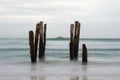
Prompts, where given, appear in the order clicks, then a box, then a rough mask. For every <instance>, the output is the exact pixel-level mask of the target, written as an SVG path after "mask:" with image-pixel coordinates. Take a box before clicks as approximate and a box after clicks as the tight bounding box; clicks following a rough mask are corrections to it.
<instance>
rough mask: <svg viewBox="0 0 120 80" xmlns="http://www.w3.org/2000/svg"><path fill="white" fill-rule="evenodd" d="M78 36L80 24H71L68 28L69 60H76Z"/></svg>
mask: <svg viewBox="0 0 120 80" xmlns="http://www.w3.org/2000/svg"><path fill="white" fill-rule="evenodd" d="M79 36H80V23H79V22H78V21H75V26H74V24H71V27H70V45H69V47H70V60H73V59H75V60H77V59H78V50H79Z"/></svg>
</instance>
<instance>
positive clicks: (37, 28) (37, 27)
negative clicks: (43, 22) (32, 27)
mask: <svg viewBox="0 0 120 80" xmlns="http://www.w3.org/2000/svg"><path fill="white" fill-rule="evenodd" d="M39 32H40V24H39V23H38V24H37V25H36V32H35V57H36V59H37V48H38V39H39Z"/></svg>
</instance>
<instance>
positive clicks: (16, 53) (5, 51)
mask: <svg viewBox="0 0 120 80" xmlns="http://www.w3.org/2000/svg"><path fill="white" fill-rule="evenodd" d="M84 43H85V44H86V46H87V49H88V62H96V63H97V62H103V63H104V62H107V63H109V62H110V63H112V62H113V63H120V39H114V38H82V39H80V43H79V59H78V61H80V62H81V58H82V55H81V53H82V44H84ZM45 60H46V61H69V39H68V38H65V39H56V38H48V39H47V41H46V51H45ZM0 62H1V63H2V62H3V63H5V62H7V63H8V62H24V63H25V62H26V63H27V62H30V52H29V41H28V39H27V38H0Z"/></svg>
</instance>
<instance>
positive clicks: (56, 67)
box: [0, 61, 120, 80]
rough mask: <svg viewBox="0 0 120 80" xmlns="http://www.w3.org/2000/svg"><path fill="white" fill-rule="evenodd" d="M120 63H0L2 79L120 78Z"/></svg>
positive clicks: (69, 79) (102, 79)
mask: <svg viewBox="0 0 120 80" xmlns="http://www.w3.org/2000/svg"><path fill="white" fill-rule="evenodd" d="M119 67H120V64H117V63H113V64H111V63H110V64H109V63H95V62H90V63H88V65H82V63H81V62H80V61H77V62H76V61H42V62H39V63H37V64H31V63H23V62H18V63H15V62H13V63H10V64H9V63H6V64H5V63H4V64H0V80H120V68H119Z"/></svg>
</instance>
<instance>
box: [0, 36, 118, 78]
mask: <svg viewBox="0 0 120 80" xmlns="http://www.w3.org/2000/svg"><path fill="white" fill-rule="evenodd" d="M83 43H86V45H87V48H88V64H87V65H82V63H81V53H82V51H81V48H82V44H83ZM29 54H30V53H29V41H28V39H26V38H1V39H0V80H120V39H104V38H103V39H81V40H80V45H79V60H78V61H70V60H69V39H62V40H59V39H47V45H46V55H45V56H46V58H45V61H37V63H36V64H31V63H30V58H29V56H30V55H29Z"/></svg>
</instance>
